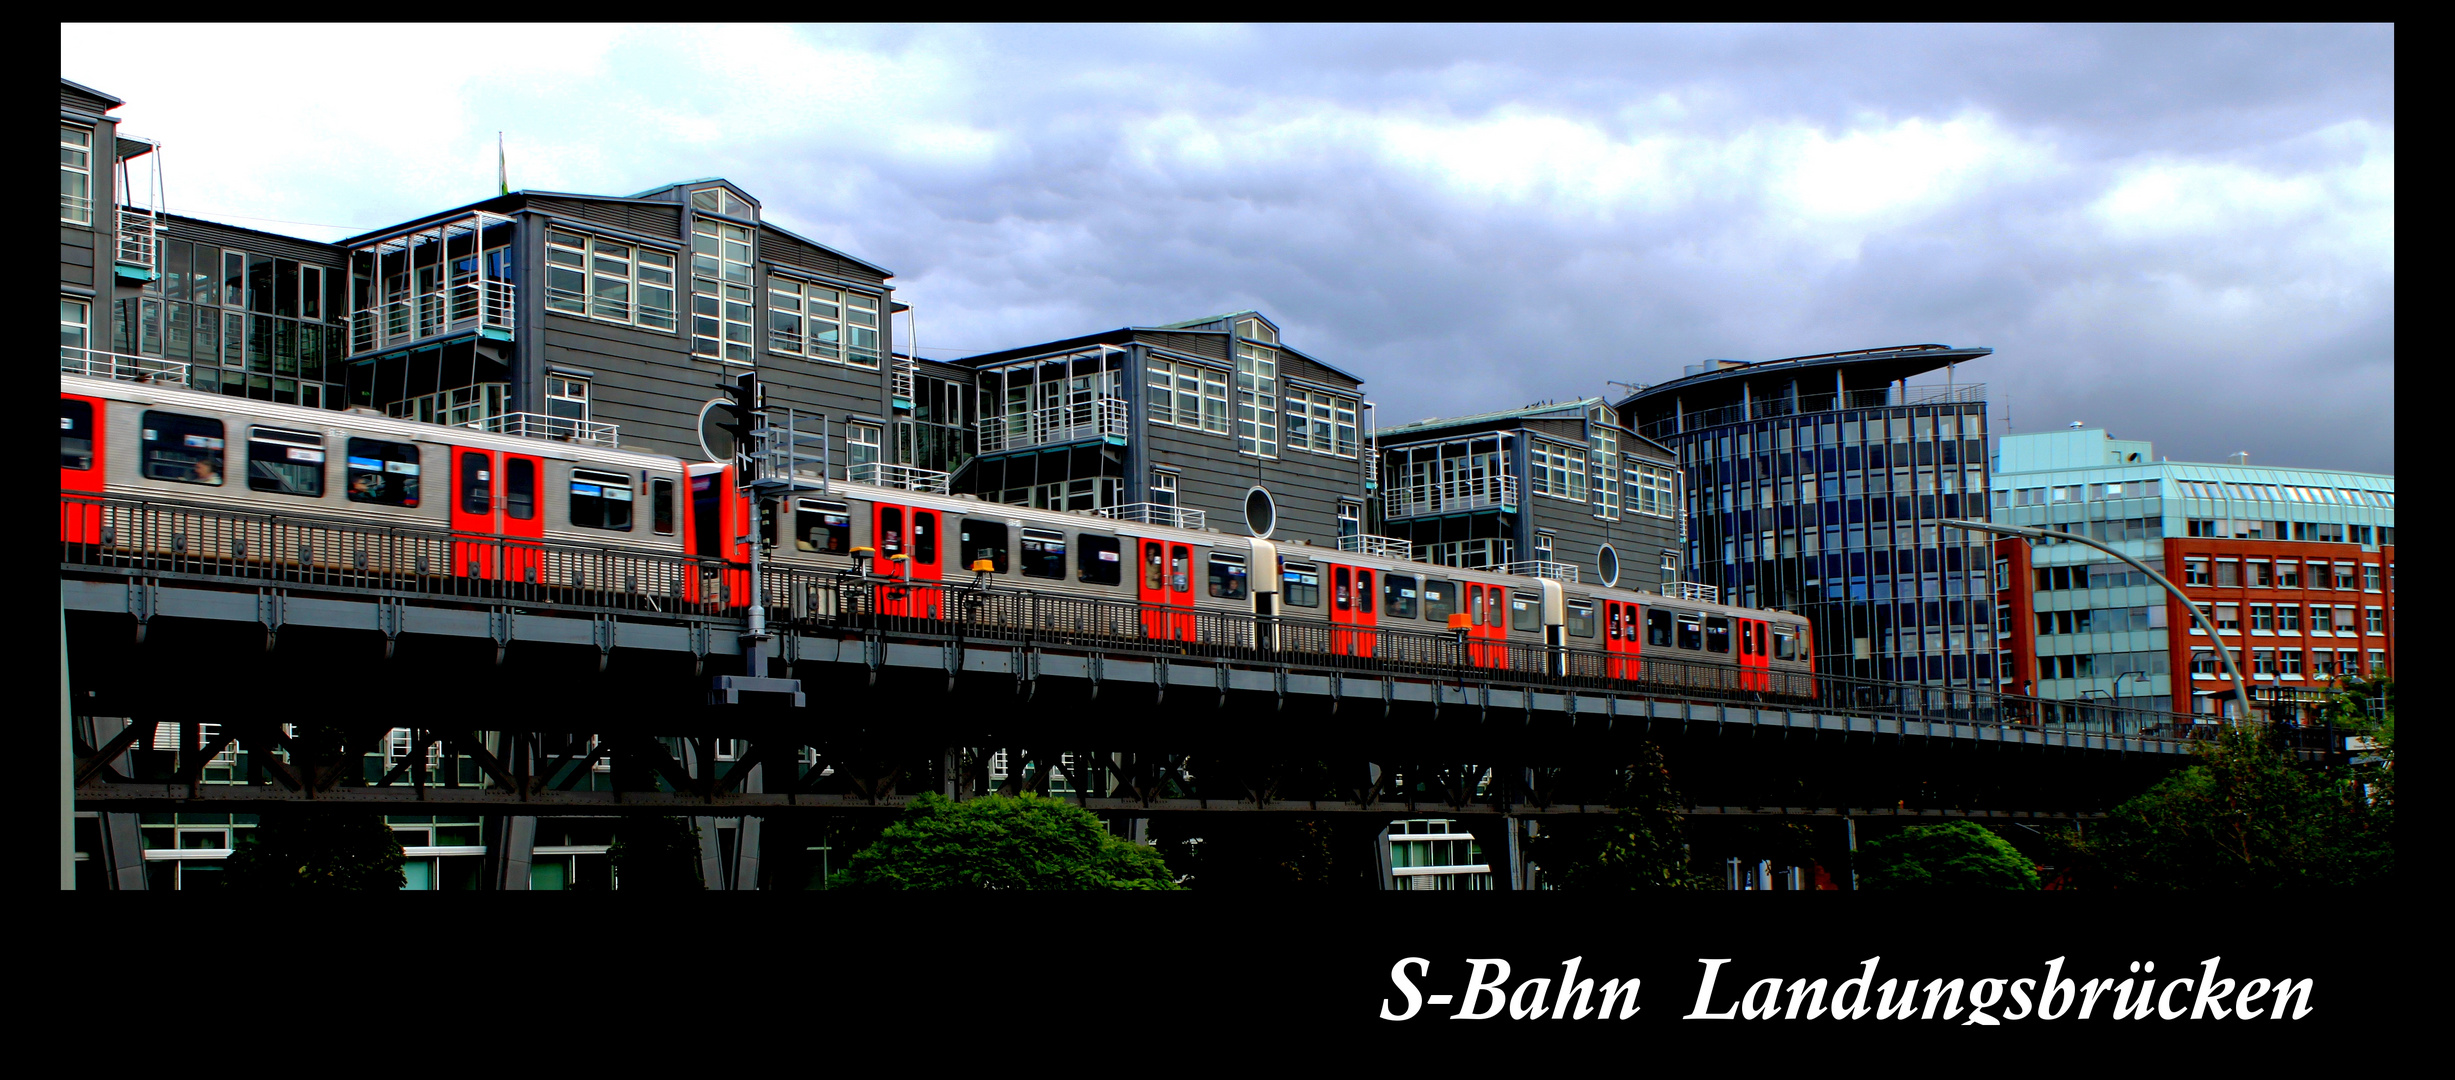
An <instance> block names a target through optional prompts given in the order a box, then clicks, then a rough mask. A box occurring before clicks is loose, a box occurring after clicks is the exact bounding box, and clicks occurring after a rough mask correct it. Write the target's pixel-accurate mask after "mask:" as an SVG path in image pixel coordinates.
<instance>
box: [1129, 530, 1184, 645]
mask: <svg viewBox="0 0 2455 1080" xmlns="http://www.w3.org/2000/svg"><path fill="white" fill-rule="evenodd" d="M1141 558H1142V573H1141V575H1140V577H1139V579H1138V580H1139V581H1140V585H1139V586H1138V587H1137V589H1136V591H1135V597H1134V598H1135V599H1136V600H1139V601H1141V602H1142V632H1143V633H1144V634H1145V635H1148V636H1149V637H1150V638H1151V640H1153V641H1167V640H1170V639H1171V638H1172V637H1173V636H1174V635H1173V634H1171V633H1170V632H1169V626H1170V624H1169V622H1168V545H1167V544H1165V543H1162V542H1160V541H1157V540H1145V541H1142V557H1141Z"/></svg>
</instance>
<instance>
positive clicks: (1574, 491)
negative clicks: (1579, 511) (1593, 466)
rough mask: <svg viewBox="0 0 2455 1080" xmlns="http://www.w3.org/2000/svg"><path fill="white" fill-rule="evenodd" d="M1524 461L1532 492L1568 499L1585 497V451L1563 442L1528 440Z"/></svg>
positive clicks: (1580, 499)
mask: <svg viewBox="0 0 2455 1080" xmlns="http://www.w3.org/2000/svg"><path fill="white" fill-rule="evenodd" d="M1529 442H1530V445H1529V447H1528V450H1527V462H1528V465H1529V467H1530V471H1531V473H1532V479H1533V483H1534V493H1535V494H1537V495H1549V496H1551V497H1552V498H1555V499H1567V500H1569V501H1571V502H1584V501H1586V451H1585V448H1583V447H1571V446H1568V445H1566V444H1563V443H1553V442H1546V441H1544V440H1542V439H1533V440H1530V441H1529Z"/></svg>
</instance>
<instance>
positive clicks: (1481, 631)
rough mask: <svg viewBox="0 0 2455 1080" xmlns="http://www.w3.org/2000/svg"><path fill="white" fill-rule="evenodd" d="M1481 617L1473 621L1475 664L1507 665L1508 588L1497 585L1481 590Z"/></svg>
mask: <svg viewBox="0 0 2455 1080" xmlns="http://www.w3.org/2000/svg"><path fill="white" fill-rule="evenodd" d="M1481 592H1482V594H1483V604H1482V607H1481V609H1480V610H1481V612H1482V619H1481V621H1479V622H1477V623H1475V630H1474V633H1475V639H1476V645H1475V664H1476V665H1477V666H1478V667H1507V666H1508V664H1509V598H1508V590H1507V589H1504V588H1501V587H1500V586H1498V585H1489V586H1485V587H1483V588H1482V590H1481Z"/></svg>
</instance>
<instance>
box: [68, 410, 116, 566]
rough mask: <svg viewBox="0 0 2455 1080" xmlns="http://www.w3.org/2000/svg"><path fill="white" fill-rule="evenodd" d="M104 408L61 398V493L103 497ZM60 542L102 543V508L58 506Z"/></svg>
mask: <svg viewBox="0 0 2455 1080" xmlns="http://www.w3.org/2000/svg"><path fill="white" fill-rule="evenodd" d="M104 409H105V406H104V405H103V403H102V402H101V401H100V400H99V399H96V398H89V397H77V396H74V395H70V394H62V395H60V493H61V494H63V495H68V494H72V493H73V494H83V495H90V496H93V497H95V498H100V497H101V496H102V458H103V438H102V419H103V416H104ZM60 539H61V540H62V541H64V542H67V543H71V544H99V543H101V542H102V507H101V506H100V505H98V504H95V503H88V502H79V503H69V502H67V501H65V500H63V501H62V502H61V503H60Z"/></svg>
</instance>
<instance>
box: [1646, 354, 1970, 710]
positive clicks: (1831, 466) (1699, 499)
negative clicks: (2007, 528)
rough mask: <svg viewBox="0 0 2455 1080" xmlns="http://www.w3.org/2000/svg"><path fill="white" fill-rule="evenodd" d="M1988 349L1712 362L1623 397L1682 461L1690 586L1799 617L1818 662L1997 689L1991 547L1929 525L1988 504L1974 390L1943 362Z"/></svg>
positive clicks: (1837, 668)
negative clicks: (1941, 376) (1809, 629)
mask: <svg viewBox="0 0 2455 1080" xmlns="http://www.w3.org/2000/svg"><path fill="white" fill-rule="evenodd" d="M1992 351H1993V350H1991V349H1985V348H1953V347H1951V346H1946V345H1908V346H1900V347H1896V348H1889V349H1871V350H1865V351H1860V352H1851V353H1829V354H1822V355H1816V356H1804V357H1794V358H1791V359H1786V360H1770V361H1764V362H1761V363H1743V362H1740V361H1732V360H1717V361H1712V362H1710V363H1707V364H1701V365H1696V366H1694V367H1691V368H1690V369H1689V372H1688V374H1686V375H1685V376H1683V377H1682V378H1680V379H1678V380H1676V381H1673V382H1668V383H1663V384H1660V385H1656V386H1651V387H1647V388H1645V389H1644V390H1642V391H1640V392H1638V393H1637V394H1636V395H1634V396H1632V397H1630V398H1628V399H1626V400H1623V401H1622V402H1620V404H1619V406H1618V407H1619V409H1620V412H1621V415H1622V417H1623V418H1624V420H1625V422H1626V423H1627V425H1628V426H1629V427H1630V428H1632V429H1634V430H1635V431H1636V432H1637V433H1638V434H1639V435H1642V436H1644V437H1646V438H1649V439H1652V440H1654V441H1656V442H1659V443H1661V444H1663V445H1665V446H1668V447H1670V448H1671V449H1672V450H1673V451H1674V452H1675V453H1677V454H1678V456H1679V463H1680V466H1681V474H1682V476H1683V477H1684V478H1685V482H1686V486H1687V491H1686V506H1687V510H1688V513H1687V517H1686V519H1685V530H1684V532H1685V535H1684V536H1683V538H1682V541H1683V544H1684V546H1685V548H1686V554H1687V565H1688V566H1689V568H1690V571H1689V572H1690V578H1691V580H1694V581H1697V582H1700V583H1703V584H1705V585H1710V586H1714V587H1716V588H1718V589H1719V590H1720V591H1721V598H1722V599H1723V600H1724V601H1725V602H1728V603H1735V604H1739V605H1742V606H1747V607H1762V608H1773V609H1779V610H1785V611H1792V612H1797V613H1799V614H1802V615H1805V616H1806V617H1807V618H1808V620H1809V621H1810V623H1812V624H1813V625H1814V627H1815V634H1816V643H1815V649H1816V667H1817V670H1819V671H1825V672H1831V673H1834V674H1840V675H1847V676H1852V677H1856V678H1866V679H1882V680H1888V681H1900V682H1913V683H1926V684H1933V685H1949V686H1954V687H1963V688H1973V689H1993V688H1994V686H1995V671H1994V666H1995V656H1994V652H1995V649H1994V612H1993V610H1992V609H1993V595H1992V590H1991V588H1990V579H1989V569H1988V567H1989V558H1990V554H1991V553H1990V547H1989V545H1988V543H1987V539H1986V538H1985V537H1982V536H1966V535H1963V534H1962V533H1960V532H1957V531H1954V532H1947V531H1945V530H1943V529H1941V528H1940V527H1938V526H1937V525H1936V522H1937V521H1938V520H1940V519H1945V518H1957V517H1963V516H1968V517H1975V518H1979V519H1983V518H1984V517H1985V515H1986V513H1987V505H1986V504H1987V498H1986V492H1987V488H1988V482H1989V481H1988V477H1987V453H1986V449H1987V430H1986V390H1985V387H1984V386H1983V385H1982V384H1971V383H1961V382H1957V381H1953V380H1952V379H1951V374H1952V371H1951V369H1952V368H1953V367H1954V366H1955V365H1957V364H1960V363H1964V362H1967V361H1970V360H1974V359H1977V358H1979V357H1983V356H1987V355H1989V354H1991V353H1992ZM1938 371H1943V372H1945V373H1946V377H1945V381H1943V382H1940V383H1937V384H1935V385H1921V386H1917V387H1911V386H1909V385H1908V384H1907V382H1906V380H1909V379H1911V378H1915V377H1918V376H1922V375H1928V374H1930V373H1933V372H1938Z"/></svg>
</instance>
